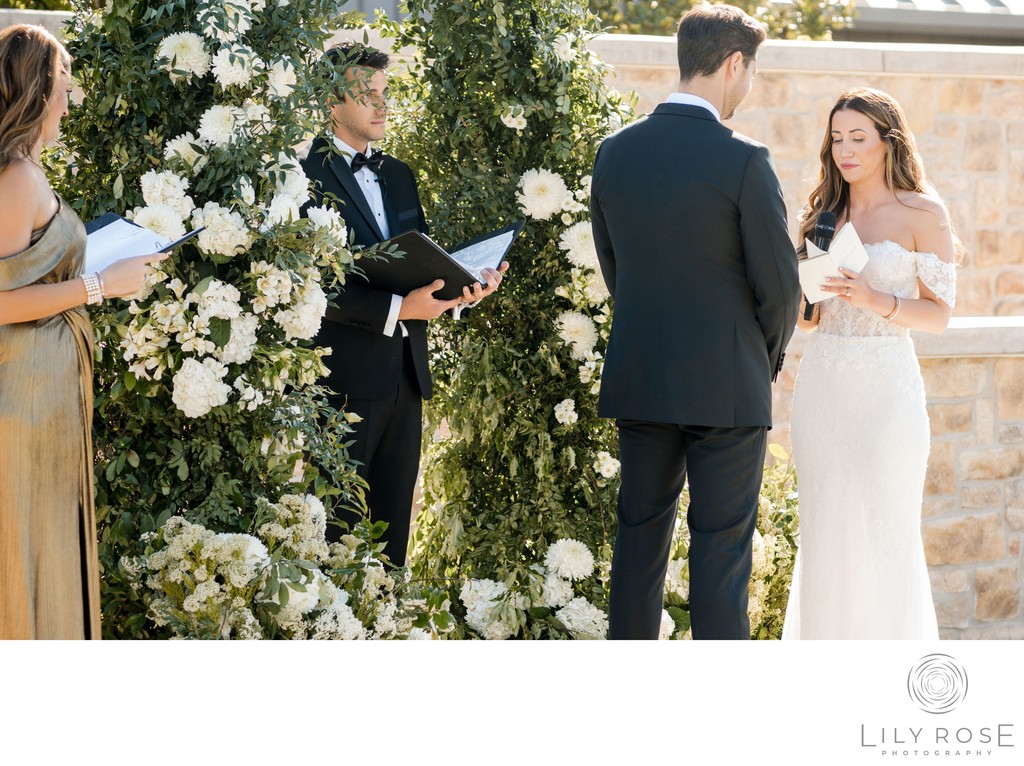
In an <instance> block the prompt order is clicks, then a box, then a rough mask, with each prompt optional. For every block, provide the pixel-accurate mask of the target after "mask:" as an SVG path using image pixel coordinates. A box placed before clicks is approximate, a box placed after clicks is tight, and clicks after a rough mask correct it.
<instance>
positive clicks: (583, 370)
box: [579, 351, 604, 396]
mask: <svg viewBox="0 0 1024 766" xmlns="http://www.w3.org/2000/svg"><path fill="white" fill-rule="evenodd" d="M603 371H604V359H602V357H601V354H599V353H598V352H596V351H591V352H589V353H588V354H586V356H584V357H583V364H581V365H580V366H579V374H580V383H583V384H584V385H586V384H587V383H589V384H590V393H592V394H594V395H595V396H596V395H597V394H598V393H599V392H600V390H601V373H602V372H603Z"/></svg>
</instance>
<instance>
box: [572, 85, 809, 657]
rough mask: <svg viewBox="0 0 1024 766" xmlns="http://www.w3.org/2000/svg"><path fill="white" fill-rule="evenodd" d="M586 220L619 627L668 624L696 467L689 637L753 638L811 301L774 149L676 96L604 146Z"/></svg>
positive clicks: (645, 633)
mask: <svg viewBox="0 0 1024 766" xmlns="http://www.w3.org/2000/svg"><path fill="white" fill-rule="evenodd" d="M591 217H592V222H593V229H594V243H595V245H596V247H597V255H598V259H599V261H600V264H601V271H602V274H603V276H604V279H605V283H606V284H607V285H608V289H609V291H610V292H611V294H612V298H613V300H614V313H613V318H612V328H611V336H610V338H609V343H608V353H607V356H606V359H605V365H604V372H603V374H602V378H601V396H600V400H599V403H598V413H599V414H600V415H601V416H602V417H607V418H614V419H615V420H616V422H617V424H618V428H619V448H620V459H621V461H622V476H621V478H622V485H621V488H620V490H619V505H618V515H619V531H618V535H617V537H616V541H615V552H614V555H613V559H612V580H611V605H610V610H609V636H610V637H611V638H657V637H658V630H659V626H660V623H661V613H662V592H663V588H664V581H665V571H666V568H667V565H668V557H669V553H670V546H671V541H672V532H673V528H674V523H675V516H676V503H677V502H678V499H679V493H680V491H681V489H682V487H683V483H684V481H687V480H688V482H689V488H690V506H689V509H688V512H687V524H688V526H689V531H690V550H689V572H690V620H691V628H692V631H693V637H694V638H716V639H742V638H749V637H750V626H749V621H748V619H747V588H748V583H749V579H750V568H751V546H752V536H753V532H754V527H755V524H756V520H757V505H758V494H759V491H760V487H761V475H762V468H763V462H764V452H765V442H766V435H767V430H768V429H769V428H770V427H771V423H772V419H771V410H772V394H771V383H772V381H773V380H774V378H775V375H776V374H777V373H778V370H779V369H780V367H781V365H782V359H783V356H784V353H783V352H784V350H785V347H786V344H787V343H788V342H789V338H790V336H791V335H792V333H793V329H794V327H795V325H796V318H797V307H798V304H799V300H800V288H799V283H798V279H797V267H796V253H795V250H794V248H793V245H792V243H791V242H790V239H789V233H788V227H787V222H786V208H785V204H784V203H783V199H782V191H781V188H780V187H779V181H778V177H777V176H776V175H775V170H774V167H773V166H772V161H771V157H770V155H769V153H768V150H767V149H766V148H765V147H764V146H762V145H761V144H758V143H757V142H755V141H752V140H750V139H749V138H746V137H744V136H741V135H740V134H738V133H735V132H733V131H732V130H730V129H729V128H727V127H725V126H724V125H722V124H721V123H720V122H719V121H718V120H717V119H716V118H715V116H714V115H713V114H712V113H711V112H710V111H709V110H707V109H705V108H703V107H700V106H692V105H685V104H675V103H664V104H661V105H659V106H658V107H657V108H656V109H655V110H654V112H653V113H652V114H651V115H650V116H648V117H646V118H644V119H642V120H640V121H638V122H636V123H633V124H632V125H630V126H629V127H627V128H624V129H623V130H620V131H619V132H618V133H615V134H614V135H612V136H610V137H609V138H607V139H605V141H604V142H603V143H602V144H601V147H600V149H599V150H598V154H597V158H596V160H595V162H594V172H593V182H592V194H591Z"/></svg>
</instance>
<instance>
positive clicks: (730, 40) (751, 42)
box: [676, 5, 767, 81]
mask: <svg viewBox="0 0 1024 766" xmlns="http://www.w3.org/2000/svg"><path fill="white" fill-rule="evenodd" d="M766 37H767V34H766V33H765V31H764V26H763V25H762V24H761V23H760V22H759V21H756V20H755V19H753V18H751V17H750V16H748V15H747V14H746V13H744V12H743V11H741V10H740V9H739V8H736V7H735V6H732V5H697V6H694V7H693V8H691V9H690V10H688V11H687V12H686V13H684V14H683V17H682V18H681V19H680V20H679V29H678V30H677V31H676V53H677V55H678V57H679V79H680V80H684V81H685V80H692V79H693V78H694V77H700V76H702V75H704V76H706V75H712V74H714V73H715V72H717V71H718V68H719V67H720V66H722V63H723V62H724V61H725V60H726V59H727V58H729V56H731V55H732V54H733V53H735V52H736V51H739V52H740V53H742V54H743V61H744V63H747V64H749V63H750V62H751V60H753V59H754V57H755V56H757V49H758V48H759V47H760V46H761V43H763V42H764V40H765V38H766Z"/></svg>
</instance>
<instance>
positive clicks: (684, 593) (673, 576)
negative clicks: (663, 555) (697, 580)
mask: <svg viewBox="0 0 1024 766" xmlns="http://www.w3.org/2000/svg"><path fill="white" fill-rule="evenodd" d="M687 564H688V560H687V559H686V558H675V559H671V560H669V562H668V570H667V571H666V572H665V592H666V593H671V594H673V595H675V596H678V597H679V598H681V599H682V600H683V601H686V600H687V599H688V598H689V597H690V574H689V568H688V566H687Z"/></svg>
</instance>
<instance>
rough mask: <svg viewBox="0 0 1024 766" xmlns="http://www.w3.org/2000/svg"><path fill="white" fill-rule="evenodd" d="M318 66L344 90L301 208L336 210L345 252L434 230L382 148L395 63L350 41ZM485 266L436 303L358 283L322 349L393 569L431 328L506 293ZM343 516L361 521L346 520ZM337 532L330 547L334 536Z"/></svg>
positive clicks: (405, 538) (426, 291)
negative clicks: (350, 421)
mask: <svg viewBox="0 0 1024 766" xmlns="http://www.w3.org/2000/svg"><path fill="white" fill-rule="evenodd" d="M321 65H322V66H327V67H331V68H332V69H333V71H334V72H335V73H337V75H338V79H337V80H336V81H337V82H339V84H342V83H343V86H342V87H339V89H338V91H337V92H333V93H329V94H326V96H325V97H326V99H327V103H328V105H329V108H330V123H331V133H332V134H331V135H329V136H326V137H318V138H316V139H314V140H313V142H312V144H311V145H310V149H309V152H308V154H307V156H306V158H305V159H304V160H302V168H303V170H304V171H305V173H306V175H307V176H308V177H309V178H310V180H311V181H312V186H311V193H312V199H311V200H310V202H309V203H307V205H306V206H305V208H304V209H303V213H304V214H305V212H306V210H308V208H309V207H314V206H321V205H334V206H335V207H336V208H337V210H338V211H339V212H340V214H341V216H342V218H343V219H344V220H345V224H346V226H347V227H348V231H349V246H350V247H353V248H354V249H358V248H365V247H370V246H372V245H375V244H377V243H379V242H383V241H385V240H387V239H389V238H391V237H393V236H396V235H398V234H401V233H402V232H405V231H410V230H417V231H420V232H423V233H424V234H425V233H427V223H426V219H425V217H424V214H423V207H422V205H421V204H420V198H419V193H418V191H417V189H416V181H415V178H414V177H413V173H412V170H411V169H410V168H409V166H408V165H406V164H405V163H403V162H401V161H400V160H398V159H396V158H394V157H392V156H390V155H388V154H384V153H383V152H381V150H380V149H378V148H375V147H374V144H375V142H378V141H381V140H383V138H384V135H385V130H386V127H387V119H388V103H387V96H388V84H387V74H386V71H385V70H386V68H387V66H388V55H387V54H386V53H384V52H382V51H379V50H376V49H374V48H371V47H368V46H365V45H360V44H353V43H347V44H342V45H339V46H335V47H333V48H331V49H330V50H328V51H327V52H326V53H325V54H324V56H323V58H322V59H321ZM507 267H508V264H507V263H502V265H501V267H500V268H499V269H498V270H494V269H485V270H484V271H483V274H482V277H483V279H484V280H485V281H486V284H485V285H481V284H479V283H476V284H474V285H473V286H472V288H470V287H466V288H463V294H462V296H461V297H457V298H454V299H452V300H439V299H437V298H435V297H434V295H433V293H434V292H436V291H437V290H439V289H440V288H441V287H442V286H443V284H444V283H443V281H442V280H440V279H438V280H434V281H433V282H431V283H430V284H426V285H424V286H423V287H420V288H419V289H416V290H413V291H412V292H410V293H409V294H408V295H405V296H401V295H394V294H392V293H390V292H387V291H384V290H380V289H376V288H374V287H373V286H372V285H371V284H368V283H367V282H366V281H365V280H363V279H361V278H360V277H359V276H358V275H353V276H352V277H351V278H350V279H349V281H348V283H347V284H346V285H345V288H344V291H343V292H342V293H341V295H339V296H338V298H337V307H336V308H334V307H332V308H328V309H327V314H326V316H325V318H324V322H323V324H322V326H321V329H320V333H319V334H318V335H317V337H316V343H317V345H320V346H329V347H330V348H331V349H333V353H332V354H331V355H330V356H328V357H326V358H325V361H326V362H327V366H328V368H329V371H330V374H329V376H328V377H327V380H326V381H325V384H326V385H327V386H328V387H329V388H331V389H332V390H333V391H334V392H336V395H335V396H332V397H331V401H330V403H331V405H332V406H333V407H335V408H336V409H339V410H340V409H342V408H344V409H345V410H346V411H347V412H350V413H355V414H356V415H358V416H359V417H360V418H361V420H360V421H359V422H358V423H356V424H355V426H354V427H355V434H354V438H355V443H354V444H353V445H352V446H351V447H350V449H349V455H350V457H351V458H352V459H353V460H356V461H359V463H361V465H360V466H359V469H358V473H359V475H360V476H362V477H363V478H364V479H365V480H366V481H367V483H368V484H369V492H368V495H367V506H368V508H369V514H370V519H371V520H372V521H385V522H387V524H388V527H387V530H386V531H385V533H384V536H383V538H382V539H383V541H384V542H385V543H386V545H385V548H384V552H385V553H386V554H387V555H388V557H389V558H390V559H391V561H392V563H394V564H396V565H398V566H402V565H404V564H405V560H406V548H407V547H408V542H409V527H410V524H411V521H412V502H413V493H414V490H415V484H416V476H417V474H418V472H419V459H420V436H421V432H422V408H423V400H424V399H429V398H430V397H431V393H432V383H431V377H430V367H429V363H428V357H427V323H428V322H429V321H431V320H433V319H437V318H438V317H440V316H441V315H442V314H445V313H446V312H452V313H454V314H455V315H456V316H457V315H458V314H459V313H460V311H461V309H462V308H463V307H465V306H468V305H470V304H475V303H477V302H479V301H480V300H482V299H484V298H486V297H487V296H488V295H490V294H491V293H493V292H494V291H495V290H497V289H498V285H499V284H500V283H501V279H502V272H504V271H505V269H506V268H507ZM344 520H346V521H348V522H350V523H352V522H354V521H356V520H357V519H356V518H355V516H354V515H353V514H348V518H345V519H344ZM339 536H340V532H339V531H338V527H337V526H335V525H331V526H330V527H329V529H328V539H329V540H337V539H338V537H339Z"/></svg>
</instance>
